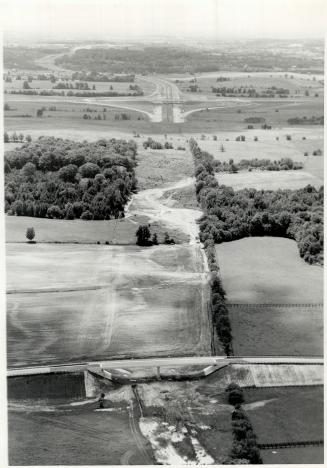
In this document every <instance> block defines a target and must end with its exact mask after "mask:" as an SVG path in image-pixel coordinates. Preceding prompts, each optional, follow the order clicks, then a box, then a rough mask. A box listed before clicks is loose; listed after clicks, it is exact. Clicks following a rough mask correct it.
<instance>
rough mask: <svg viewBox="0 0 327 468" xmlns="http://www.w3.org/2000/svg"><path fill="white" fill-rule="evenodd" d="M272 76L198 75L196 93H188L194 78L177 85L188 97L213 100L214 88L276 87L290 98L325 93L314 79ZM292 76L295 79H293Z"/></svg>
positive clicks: (181, 80) (252, 74)
mask: <svg viewBox="0 0 327 468" xmlns="http://www.w3.org/2000/svg"><path fill="white" fill-rule="evenodd" d="M286 75H287V76H286V77H285V74H282V73H280V74H270V73H260V72H259V73H248V74H246V73H243V74H241V73H239V74H236V73H232V72H231V73H227V72H225V73H224V72H222V73H220V72H216V74H215V75H213V74H196V75H195V78H196V84H197V85H198V87H199V90H198V91H197V92H196V93H192V92H189V91H188V88H189V86H190V85H192V84H194V83H193V82H192V81H191V80H192V79H193V77H192V76H189V77H188V78H186V77H185V76H184V77H182V79H181V78H175V79H174V81H175V80H179V82H178V83H176V85H177V86H178V87H179V89H180V90H181V91H182V92H183V93H186V94H187V95H188V96H194V95H198V94H202V95H207V96H209V97H211V98H214V97H215V93H213V92H212V87H214V88H222V87H226V88H233V87H236V88H244V87H245V88H250V87H252V88H255V89H256V90H257V91H258V92H259V93H260V92H262V91H263V90H265V89H267V88H268V87H272V86H275V87H276V88H284V89H288V90H289V91H290V97H299V96H304V93H305V91H306V90H307V91H308V92H309V93H315V92H318V93H319V92H320V93H323V85H322V84H321V83H319V81H317V80H315V81H314V80H313V77H309V76H308V75H306V76H303V75H302V76H299V75H297V74H286ZM291 76H292V77H293V78H291ZM218 77H223V78H228V81H221V82H219V81H217V78H218Z"/></svg>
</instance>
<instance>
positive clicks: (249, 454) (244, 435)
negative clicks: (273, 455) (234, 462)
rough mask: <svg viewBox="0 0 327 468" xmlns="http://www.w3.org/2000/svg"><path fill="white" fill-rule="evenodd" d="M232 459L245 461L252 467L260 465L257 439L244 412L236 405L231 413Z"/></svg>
mask: <svg viewBox="0 0 327 468" xmlns="http://www.w3.org/2000/svg"><path fill="white" fill-rule="evenodd" d="M232 431H233V439H234V440H233V446H232V450H231V453H230V456H231V457H232V458H236V459H246V460H249V462H250V463H251V464H253V465H258V464H262V459H261V455H260V450H259V447H258V444H257V437H256V435H255V433H254V430H253V427H252V424H251V421H250V420H249V418H248V416H247V414H246V413H245V411H244V410H243V409H242V408H241V407H240V406H239V405H237V406H236V407H235V410H234V411H233V413H232Z"/></svg>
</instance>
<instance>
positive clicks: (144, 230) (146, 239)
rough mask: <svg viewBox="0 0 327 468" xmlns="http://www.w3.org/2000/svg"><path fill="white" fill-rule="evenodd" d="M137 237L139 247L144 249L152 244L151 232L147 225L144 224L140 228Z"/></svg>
mask: <svg viewBox="0 0 327 468" xmlns="http://www.w3.org/2000/svg"><path fill="white" fill-rule="evenodd" d="M135 235H136V237H137V241H136V243H137V245H140V246H143V247H144V246H148V245H151V242H150V237H151V232H150V229H149V226H148V225H147V224H143V225H141V226H139V227H138V229H137V231H136V233H135Z"/></svg>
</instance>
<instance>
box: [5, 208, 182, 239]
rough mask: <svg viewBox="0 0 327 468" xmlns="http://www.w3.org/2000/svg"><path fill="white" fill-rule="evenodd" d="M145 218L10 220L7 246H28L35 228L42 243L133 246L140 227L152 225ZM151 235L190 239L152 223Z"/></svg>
mask: <svg viewBox="0 0 327 468" xmlns="http://www.w3.org/2000/svg"><path fill="white" fill-rule="evenodd" d="M148 223H149V219H148V218H147V217H145V216H136V215H135V216H132V218H126V219H117V220H110V221H82V220H79V219H75V220H67V219H48V218H30V217H27V216H6V219H5V228H6V242H8V243H9V242H26V237H25V234H26V229H27V228H28V227H31V226H33V227H34V230H35V234H36V235H35V240H36V241H37V242H38V243H42V242H58V243H79V244H95V243H97V242H100V243H101V244H104V243H105V242H108V243H109V244H113V245H117V244H118V245H131V244H132V245H133V244H135V243H136V236H135V232H136V230H137V228H138V226H139V225H140V224H148ZM150 226H151V232H152V233H157V235H158V241H159V242H160V243H162V242H163V241H164V235H165V232H168V234H169V236H170V237H173V239H174V240H175V242H176V243H183V242H187V241H188V236H187V235H186V234H184V233H183V232H181V231H180V230H178V229H173V228H171V227H167V226H166V225H164V224H163V223H161V222H157V221H154V222H151V223H150Z"/></svg>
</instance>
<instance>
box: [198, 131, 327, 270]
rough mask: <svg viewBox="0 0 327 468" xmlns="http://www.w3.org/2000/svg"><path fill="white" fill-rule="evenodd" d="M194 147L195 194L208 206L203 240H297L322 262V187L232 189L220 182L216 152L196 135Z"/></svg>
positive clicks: (305, 253) (304, 253) (305, 254)
mask: <svg viewBox="0 0 327 468" xmlns="http://www.w3.org/2000/svg"><path fill="white" fill-rule="evenodd" d="M190 148H191V151H192V154H193V156H194V158H195V161H196V168H195V176H196V196H197V199H198V201H199V203H200V205H201V207H202V209H203V211H204V216H202V218H201V219H200V220H199V223H200V239H201V241H202V242H204V243H205V242H206V241H211V240H213V241H214V242H215V243H221V242H227V241H233V240H237V239H242V238H243V237H250V236H279V237H287V238H290V239H294V240H295V241H296V242H297V244H298V248H299V253H300V256H301V257H302V258H304V260H305V261H306V262H308V263H310V264H312V263H322V261H323V199H324V194H323V187H321V188H320V189H319V190H317V189H315V188H314V187H312V186H311V185H307V186H306V187H304V188H302V189H298V190H276V191H271V190H256V189H243V190H238V191H234V190H233V189H232V188H231V187H227V186H224V185H221V186H220V185H219V184H218V181H217V179H216V178H215V174H214V172H215V170H214V163H213V156H212V155H211V154H209V153H207V152H205V151H201V149H200V148H199V146H198V144H197V143H196V141H195V140H194V139H191V140H190Z"/></svg>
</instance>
